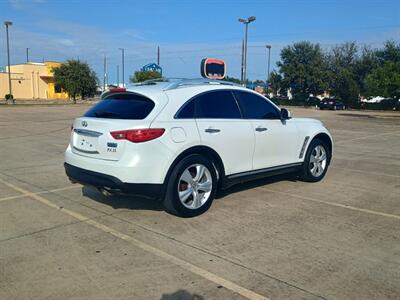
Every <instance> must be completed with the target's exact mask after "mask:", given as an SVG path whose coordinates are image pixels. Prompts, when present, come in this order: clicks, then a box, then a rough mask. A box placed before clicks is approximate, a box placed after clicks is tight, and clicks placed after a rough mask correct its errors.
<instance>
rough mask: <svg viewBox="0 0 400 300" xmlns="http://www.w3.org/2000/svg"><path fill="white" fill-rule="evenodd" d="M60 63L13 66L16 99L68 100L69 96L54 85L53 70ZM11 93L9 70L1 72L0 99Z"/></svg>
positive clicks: (12, 79)
mask: <svg viewBox="0 0 400 300" xmlns="http://www.w3.org/2000/svg"><path fill="white" fill-rule="evenodd" d="M60 65H61V63H59V62H49V61H46V62H44V63H33V62H29V63H26V64H19V65H11V66H10V71H11V87H12V94H13V96H14V99H63V100H66V99H68V98H69V97H68V94H67V93H66V92H63V91H62V90H60V89H57V88H56V86H55V85H54V77H53V68H56V67H59V66H60ZM8 93H9V86H8V68H6V72H0V99H4V98H5V95H6V94H8Z"/></svg>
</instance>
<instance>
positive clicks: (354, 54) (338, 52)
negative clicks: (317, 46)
mask: <svg viewBox="0 0 400 300" xmlns="http://www.w3.org/2000/svg"><path fill="white" fill-rule="evenodd" d="M326 59H327V66H328V70H329V73H328V74H329V89H330V92H331V93H332V95H334V96H336V97H339V98H340V99H341V100H342V101H343V102H344V103H345V104H346V105H347V106H353V105H354V104H355V103H357V101H358V97H359V93H360V88H359V85H358V83H357V76H356V66H357V64H358V48H357V45H356V43H355V42H347V43H344V44H342V45H339V46H336V47H334V48H333V49H332V51H331V52H330V53H329V54H328V55H327V56H326Z"/></svg>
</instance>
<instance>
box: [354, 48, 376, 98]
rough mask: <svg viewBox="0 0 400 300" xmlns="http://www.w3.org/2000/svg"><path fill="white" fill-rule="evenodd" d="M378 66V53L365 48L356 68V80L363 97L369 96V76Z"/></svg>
mask: <svg viewBox="0 0 400 300" xmlns="http://www.w3.org/2000/svg"><path fill="white" fill-rule="evenodd" d="M378 66H379V60H378V57H377V55H376V51H375V50H372V49H371V48H369V47H364V48H363V49H362V50H361V54H360V57H359V58H358V61H357V63H356V65H355V67H354V72H355V78H356V79H355V80H356V81H357V85H358V88H359V90H360V94H361V95H363V96H365V95H366V94H367V83H366V79H367V76H368V75H369V74H370V73H371V72H372V70H374V69H375V68H377V67H378Z"/></svg>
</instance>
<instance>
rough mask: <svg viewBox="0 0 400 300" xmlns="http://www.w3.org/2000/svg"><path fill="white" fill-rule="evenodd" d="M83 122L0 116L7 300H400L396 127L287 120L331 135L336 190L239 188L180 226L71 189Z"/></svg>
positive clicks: (2, 279) (1, 291)
mask: <svg viewBox="0 0 400 300" xmlns="http://www.w3.org/2000/svg"><path fill="white" fill-rule="evenodd" d="M87 108H88V106H87V105H76V106H73V105H69V106H47V107H46V106H42V107H41V106H18V107H7V106H2V107H0V299H7V300H8V299H164V300H165V299H245V298H249V299H272V300H274V299H399V297H400V114H399V113H395V112H388V113H385V112H357V111H346V112H341V111H337V112H333V111H318V110H314V109H300V108H295V109H291V111H292V114H293V115H294V116H295V117H296V116H301V117H303V116H307V117H314V118H318V119H321V120H322V121H323V122H324V123H325V124H326V125H327V126H328V127H329V128H330V129H331V132H332V134H333V137H334V139H335V153H334V158H333V162H332V164H331V166H330V170H329V171H328V174H327V176H326V178H325V179H324V180H323V181H322V182H319V183H313V184H311V183H304V182H301V181H297V180H296V178H293V177H290V176H289V177H288V176H286V177H280V178H275V179H268V180H261V181H257V182H252V183H249V184H245V185H240V186H236V187H233V188H232V189H231V190H229V191H228V192H227V193H224V195H222V197H221V198H219V199H217V200H216V201H215V202H214V204H213V206H212V208H211V209H210V210H209V211H208V212H207V213H206V214H204V215H202V216H200V217H197V218H192V219H181V218H177V217H175V216H172V215H169V214H168V213H166V212H164V211H163V210H162V207H161V206H160V205H158V204H157V203H156V202H154V201H149V200H147V199H139V198H132V197H122V196H113V197H109V198H106V197H104V196H102V195H101V194H99V193H98V192H96V191H94V190H91V189H88V188H82V187H81V186H79V185H72V184H70V183H69V181H68V179H67V178H66V176H65V175H64V169H63V165H62V164H63V151H64V149H65V148H66V145H67V143H68V139H69V133H70V125H71V120H72V119H73V118H74V117H76V116H79V115H81V114H82V113H83V112H84V111H85V110H86V109H87Z"/></svg>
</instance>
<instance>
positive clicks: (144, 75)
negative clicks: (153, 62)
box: [129, 71, 161, 83]
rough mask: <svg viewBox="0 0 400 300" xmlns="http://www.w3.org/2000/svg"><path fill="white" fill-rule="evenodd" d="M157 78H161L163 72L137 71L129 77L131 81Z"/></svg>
mask: <svg viewBox="0 0 400 300" xmlns="http://www.w3.org/2000/svg"><path fill="white" fill-rule="evenodd" d="M157 78H161V73H159V72H155V71H136V72H135V73H134V74H133V75H132V76H131V77H129V81H130V82H132V83H135V82H143V81H146V80H149V79H157Z"/></svg>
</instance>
